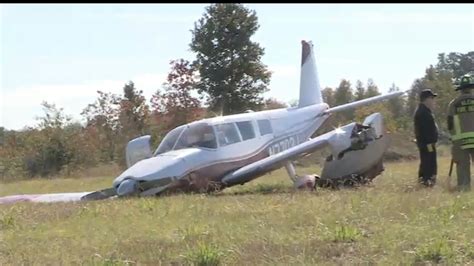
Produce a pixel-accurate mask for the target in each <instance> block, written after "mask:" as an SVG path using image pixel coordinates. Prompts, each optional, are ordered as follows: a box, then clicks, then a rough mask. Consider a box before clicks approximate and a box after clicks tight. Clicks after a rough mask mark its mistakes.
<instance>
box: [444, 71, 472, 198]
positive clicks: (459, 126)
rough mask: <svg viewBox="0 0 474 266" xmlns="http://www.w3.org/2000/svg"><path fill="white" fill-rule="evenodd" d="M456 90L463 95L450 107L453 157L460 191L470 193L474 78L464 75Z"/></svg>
mask: <svg viewBox="0 0 474 266" xmlns="http://www.w3.org/2000/svg"><path fill="white" fill-rule="evenodd" d="M456 90H457V91H458V90H461V94H460V95H459V96H458V97H456V98H455V99H454V100H452V101H451V102H450V103H449V106H448V129H449V132H450V133H451V140H452V143H453V146H452V148H451V156H452V159H453V161H454V162H455V163H456V175H457V179H458V189H459V190H461V191H468V190H471V160H472V161H474V94H473V91H474V77H472V75H464V76H463V77H462V78H461V82H460V85H459V86H458V87H457V88H456ZM469 157H471V158H469Z"/></svg>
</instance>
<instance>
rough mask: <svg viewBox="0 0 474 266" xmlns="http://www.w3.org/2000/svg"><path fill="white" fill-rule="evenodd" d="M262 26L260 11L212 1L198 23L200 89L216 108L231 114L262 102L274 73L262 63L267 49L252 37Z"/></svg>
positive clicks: (194, 48)
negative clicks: (259, 21)
mask: <svg viewBox="0 0 474 266" xmlns="http://www.w3.org/2000/svg"><path fill="white" fill-rule="evenodd" d="M258 28H259V24H258V19H257V15H256V12H255V11H253V10H249V9H248V8H246V7H244V6H243V5H242V4H212V5H210V6H208V7H206V13H205V14H204V15H203V17H202V18H201V19H199V21H198V22H197V23H195V24H194V30H192V31H191V32H192V35H193V37H192V42H191V44H190V47H191V50H192V51H193V52H195V53H196V57H197V60H196V61H195V62H194V64H195V65H196V67H197V68H198V71H199V74H200V82H199V83H198V84H197V88H198V90H199V93H203V92H205V93H206V94H207V96H208V97H207V103H208V104H209V108H210V109H211V110H212V111H215V112H218V113H222V114H224V115H227V114H233V113H239V112H243V111H245V110H248V109H251V110H255V109H259V107H260V106H261V105H262V101H263V98H262V97H261V96H260V95H261V94H262V93H264V92H265V91H267V90H268V89H267V86H268V84H269V82H270V77H271V73H270V72H269V71H268V70H267V67H266V66H265V65H264V64H263V63H262V62H261V58H262V56H263V55H264V49H263V48H261V47H260V45H259V44H258V43H256V42H253V41H251V39H250V38H251V37H252V36H253V35H254V34H255V32H256V31H257V29H258Z"/></svg>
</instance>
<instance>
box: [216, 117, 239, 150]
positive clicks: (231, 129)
mask: <svg viewBox="0 0 474 266" xmlns="http://www.w3.org/2000/svg"><path fill="white" fill-rule="evenodd" d="M215 127H216V134H217V139H218V141H219V145H220V146H221V147H223V146H227V145H230V144H234V143H237V142H239V141H240V137H239V133H238V132H237V128H236V127H235V125H234V123H226V124H220V125H216V126H215Z"/></svg>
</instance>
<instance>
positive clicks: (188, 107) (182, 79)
mask: <svg viewBox="0 0 474 266" xmlns="http://www.w3.org/2000/svg"><path fill="white" fill-rule="evenodd" d="M170 65H171V70H170V72H169V74H168V76H167V78H166V82H165V83H163V89H164V92H161V91H160V90H157V91H156V93H155V94H154V95H153V96H152V98H151V106H152V111H153V116H154V124H157V125H161V129H162V130H164V131H166V132H167V131H169V130H171V129H173V128H175V127H177V126H180V125H183V124H186V123H189V122H192V121H195V120H198V119H201V118H203V117H204V115H205V110H204V109H203V108H202V107H201V102H200V101H199V99H198V98H197V97H195V96H193V95H192V94H193V93H195V90H196V71H195V69H194V68H193V67H191V64H190V62H189V61H187V60H184V59H179V60H173V61H171V62H170Z"/></svg>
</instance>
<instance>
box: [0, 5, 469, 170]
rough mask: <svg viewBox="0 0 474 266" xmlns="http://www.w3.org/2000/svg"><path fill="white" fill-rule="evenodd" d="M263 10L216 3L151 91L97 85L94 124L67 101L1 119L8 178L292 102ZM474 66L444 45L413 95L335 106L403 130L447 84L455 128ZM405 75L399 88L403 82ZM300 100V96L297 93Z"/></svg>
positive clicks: (346, 90) (0, 149)
mask: <svg viewBox="0 0 474 266" xmlns="http://www.w3.org/2000/svg"><path fill="white" fill-rule="evenodd" d="M258 28H259V24H258V18H257V15H256V12H255V11H253V10H250V9H248V8H246V7H245V6H243V5H241V4H212V5H209V6H208V7H206V10H205V13H204V14H203V16H202V18H201V19H199V20H198V21H197V22H196V23H195V24H194V28H193V29H192V30H191V31H192V40H191V42H190V44H189V46H190V48H191V50H192V51H193V52H194V53H195V55H196V60H194V61H192V62H190V61H188V60H186V59H177V60H172V61H170V71H169V73H168V76H167V77H166V81H165V82H164V83H163V84H162V86H161V88H160V89H158V90H157V91H156V92H155V93H154V94H153V95H152V97H151V98H150V99H146V97H145V96H144V95H143V91H142V90H139V89H138V88H136V86H135V84H134V83H133V81H130V82H128V83H126V84H125V85H124V87H123V90H122V93H121V94H114V93H110V92H106V91H97V99H96V100H95V101H94V102H93V103H90V104H88V105H87V106H86V107H85V108H84V109H83V111H82V113H81V115H82V117H83V118H84V119H85V120H86V123H85V124H80V123H77V122H73V121H72V119H71V117H69V116H68V115H66V114H64V111H63V109H62V108H59V107H57V106H56V105H55V104H53V103H48V102H43V104H42V106H43V109H44V114H43V116H41V117H39V118H38V124H37V125H35V126H30V127H28V128H26V129H25V130H21V131H12V130H5V129H4V128H1V127H0V176H3V178H4V179H11V178H22V177H36V176H40V177H45V176H51V175H70V174H72V173H75V172H76V171H80V170H81V169H85V168H90V167H94V166H96V165H100V164H108V163H116V164H118V165H120V166H121V167H125V146H126V145H127V143H128V141H129V140H131V139H133V138H136V137H139V136H142V135H146V134H149V135H151V136H152V146H153V148H156V146H157V145H158V144H159V142H160V141H161V139H162V138H163V137H164V135H165V134H166V133H167V132H168V131H169V130H171V129H173V128H175V127H177V126H179V125H182V124H186V123H189V122H192V121H195V120H198V119H202V118H206V117H213V116H216V115H228V114H234V113H240V112H244V111H246V110H249V109H251V110H254V111H259V110H268V109H275V108H282V107H287V106H288V104H287V103H283V102H280V101H278V100H276V99H273V98H270V99H264V98H263V97H262V94H263V93H264V92H266V91H268V84H269V82H270V79H271V72H270V71H269V70H268V68H267V66H266V65H265V64H263V63H262V62H261V58H262V56H263V55H264V48H262V47H260V45H259V44H258V43H256V42H253V41H251V36H252V35H253V34H255V32H256V31H257V30H258ZM473 69H474V52H469V53H467V54H462V53H455V52H452V53H449V54H439V56H438V62H437V64H436V65H434V66H433V65H430V66H429V67H428V68H427V69H426V73H425V75H424V77H421V78H419V79H417V80H415V82H414V83H413V85H412V88H411V90H410V93H409V94H408V96H407V97H405V98H396V99H391V100H389V101H388V102H386V103H381V104H375V105H371V106H367V107H363V108H360V109H358V110H357V111H356V112H345V113H340V114H337V115H335V116H334V119H337V122H338V123H341V124H343V123H345V122H347V121H352V120H353V119H357V120H358V121H361V119H363V118H364V117H365V116H366V115H368V114H370V113H372V112H381V113H382V114H383V115H384V118H385V122H386V124H387V128H388V129H389V130H390V131H393V132H402V133H410V132H412V114H413V112H414V110H415V108H416V106H417V104H418V103H417V99H418V98H417V95H418V92H419V91H421V90H423V89H425V88H430V89H433V90H434V91H435V92H437V93H438V94H439V97H438V106H439V108H437V110H436V111H435V115H436V119H437V122H438V125H439V126H440V128H441V131H442V132H445V131H446V123H445V117H446V112H447V104H448V103H449V101H450V100H451V99H452V98H453V97H455V95H456V92H455V90H454V87H453V80H455V79H456V78H459V77H460V76H461V75H463V74H464V73H466V72H469V71H470V70H473ZM398 90H399V88H398V87H396V85H395V84H393V85H392V86H391V88H389V91H398ZM322 93H323V98H324V101H325V102H326V103H328V104H329V105H330V106H336V105H340V104H344V103H348V102H352V101H356V100H361V99H364V98H368V97H372V96H375V95H379V94H380V90H379V88H378V86H377V85H376V84H375V83H374V81H373V80H372V79H369V80H368V81H367V83H366V84H364V83H363V82H361V81H357V82H356V84H355V86H354V87H353V84H351V83H350V82H349V81H348V80H346V79H342V80H341V82H340V83H339V85H338V86H336V87H334V88H330V87H328V88H325V89H324V90H323V91H322ZM293 104H294V103H293Z"/></svg>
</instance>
